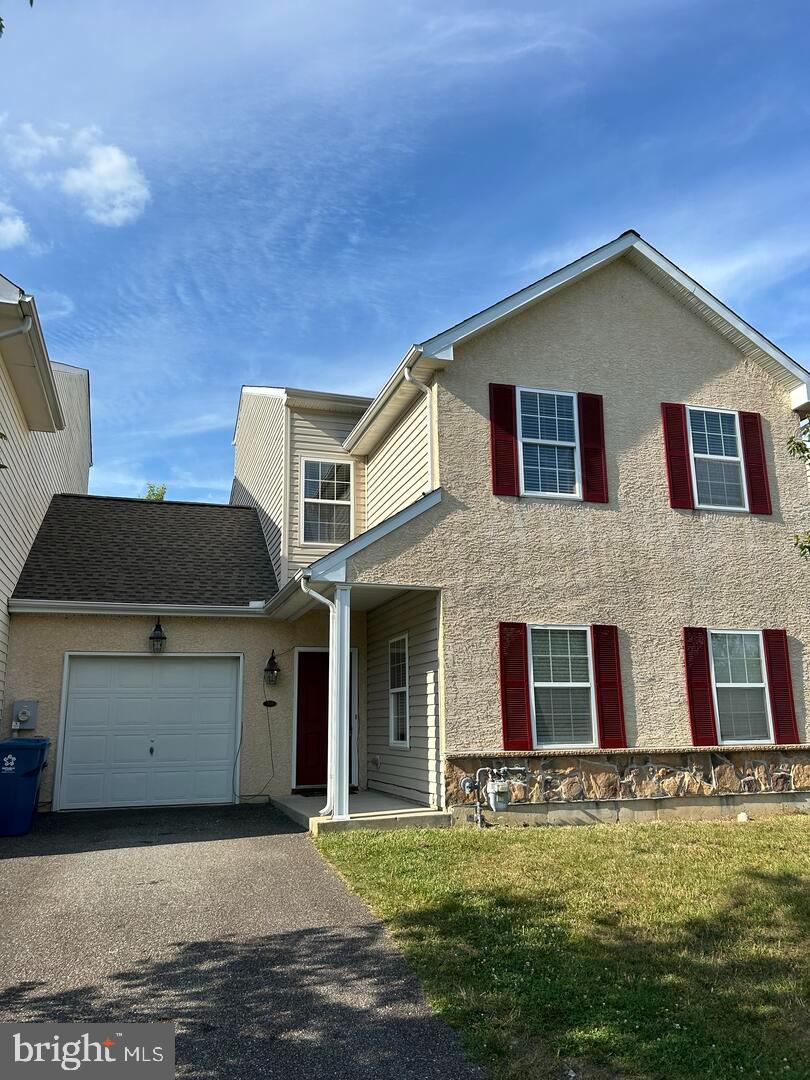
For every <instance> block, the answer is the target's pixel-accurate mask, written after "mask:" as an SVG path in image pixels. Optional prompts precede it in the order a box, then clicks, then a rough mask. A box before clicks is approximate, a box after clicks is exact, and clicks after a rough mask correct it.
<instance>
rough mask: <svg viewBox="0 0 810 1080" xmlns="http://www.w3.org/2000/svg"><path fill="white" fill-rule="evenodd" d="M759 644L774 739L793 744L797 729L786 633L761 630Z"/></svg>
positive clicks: (797, 735) (796, 737)
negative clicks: (763, 653) (760, 644)
mask: <svg viewBox="0 0 810 1080" xmlns="http://www.w3.org/2000/svg"><path fill="white" fill-rule="evenodd" d="M762 643H763V645H764V646H765V670H766V671H767V673H768V690H769V692H770V697H771V718H772V719H773V738H774V742H778V743H797V742H798V741H799V731H798V728H797V727H796V706H795V704H794V701H793V680H792V679H791V677H790V655H789V653H788V640H787V634H786V633H785V631H784V630H763V631H762Z"/></svg>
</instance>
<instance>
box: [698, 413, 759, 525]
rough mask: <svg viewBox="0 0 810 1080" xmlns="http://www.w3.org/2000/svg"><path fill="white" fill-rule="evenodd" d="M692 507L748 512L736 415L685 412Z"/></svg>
mask: <svg viewBox="0 0 810 1080" xmlns="http://www.w3.org/2000/svg"><path fill="white" fill-rule="evenodd" d="M687 412H688V416H689V446H690V450H691V458H692V479H693V481H694V487H695V503H696V505H697V506H698V507H699V508H701V509H706V510H747V509H748V498H747V494H746V490H745V471H744V468H743V458H742V450H741V447H740V428H739V418H738V416H737V413H736V412H728V411H726V410H721V409H696V408H693V407H692V406H691V405H690V406H689V407H688V409H687Z"/></svg>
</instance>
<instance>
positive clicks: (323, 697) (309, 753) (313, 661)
mask: <svg viewBox="0 0 810 1080" xmlns="http://www.w3.org/2000/svg"><path fill="white" fill-rule="evenodd" d="M328 707H329V653H328V652H300V653H298V714H297V716H296V740H295V743H296V745H295V785H296V787H325V786H326V753H327V746H328V740H327V711H328Z"/></svg>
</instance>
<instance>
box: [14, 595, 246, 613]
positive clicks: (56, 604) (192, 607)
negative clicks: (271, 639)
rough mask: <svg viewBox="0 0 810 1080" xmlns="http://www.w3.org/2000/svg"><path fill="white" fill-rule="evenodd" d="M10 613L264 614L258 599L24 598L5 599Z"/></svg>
mask: <svg viewBox="0 0 810 1080" xmlns="http://www.w3.org/2000/svg"><path fill="white" fill-rule="evenodd" d="M8 610H9V612H10V613H11V614H18V615H23V614H26V615H150V616H155V614H156V612H159V613H160V615H161V617H163V616H166V615H180V616H194V615H198V616H201V617H204V618H205V617H208V618H210V617H215V618H229V617H230V618H257V617H263V616H264V614H265V605H264V603H262V602H259V603H258V604H257V605H256V606H255V607H254V606H242V605H240V604H219V605H217V604H211V605H203V604H166V603H162V602H161V601H160V600H154V601H152V602H151V603H148V604H141V603H138V604H125V603H115V602H111V603H107V602H96V601H92V600H26V599H25V598H23V597H21V598H19V599H14V598H12V599H11V600H9V602H8Z"/></svg>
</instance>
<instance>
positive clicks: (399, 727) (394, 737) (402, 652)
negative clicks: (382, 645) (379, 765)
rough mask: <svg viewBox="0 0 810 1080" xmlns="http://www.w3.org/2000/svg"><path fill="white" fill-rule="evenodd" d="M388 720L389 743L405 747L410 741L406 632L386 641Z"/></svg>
mask: <svg viewBox="0 0 810 1080" xmlns="http://www.w3.org/2000/svg"><path fill="white" fill-rule="evenodd" d="M388 722H389V735H388V742H389V743H390V745H391V746H399V747H404V748H407V747H408V745H409V742H410V701H409V692H408V635H407V634H401V635H400V636H399V637H395V638H391V640H390V641H389V642H388Z"/></svg>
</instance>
